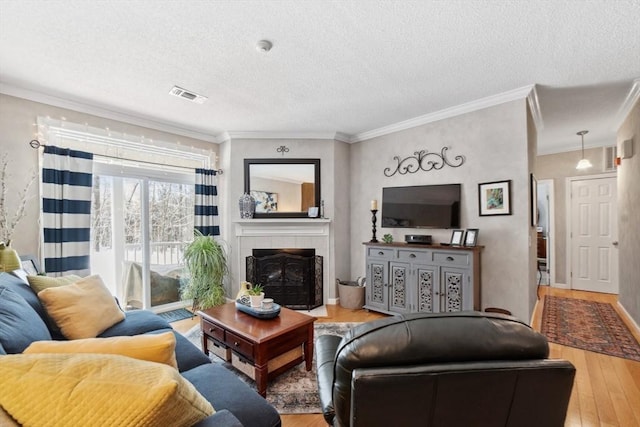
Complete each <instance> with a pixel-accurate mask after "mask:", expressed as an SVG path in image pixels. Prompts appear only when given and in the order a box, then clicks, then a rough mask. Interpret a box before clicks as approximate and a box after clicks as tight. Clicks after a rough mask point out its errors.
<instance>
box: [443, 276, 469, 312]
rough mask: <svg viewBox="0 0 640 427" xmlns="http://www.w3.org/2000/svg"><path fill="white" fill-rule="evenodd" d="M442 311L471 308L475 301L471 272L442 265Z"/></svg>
mask: <svg viewBox="0 0 640 427" xmlns="http://www.w3.org/2000/svg"><path fill="white" fill-rule="evenodd" d="M440 293H441V295H440V304H441V305H440V311H441V312H452V311H462V310H471V309H472V306H471V307H469V303H470V302H472V301H473V295H472V294H471V286H470V284H469V273H468V271H467V270H463V269H459V268H451V267H441V270H440Z"/></svg>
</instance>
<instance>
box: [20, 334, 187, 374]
mask: <svg viewBox="0 0 640 427" xmlns="http://www.w3.org/2000/svg"><path fill="white" fill-rule="evenodd" d="M23 353H24V354H34V353H99V354H119V355H121V356H128V357H133V358H134V359H140V360H147V361H149V362H157V363H164V364H165V365H169V366H172V367H174V368H176V369H178V363H177V361H176V337H175V335H173V332H163V333H161V334H145V335H136V336H133V337H110V338H85V339H81V340H71V341H34V342H32V343H31V344H30V345H29V347H27V348H26V349H25V350H24V352H23Z"/></svg>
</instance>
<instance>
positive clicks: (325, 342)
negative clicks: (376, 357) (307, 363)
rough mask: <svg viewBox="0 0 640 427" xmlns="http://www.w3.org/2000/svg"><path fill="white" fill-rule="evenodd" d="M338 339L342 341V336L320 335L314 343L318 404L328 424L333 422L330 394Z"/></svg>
mask: <svg viewBox="0 0 640 427" xmlns="http://www.w3.org/2000/svg"><path fill="white" fill-rule="evenodd" d="M340 341H342V338H341V337H339V336H336V335H320V336H319V337H318V338H317V339H316V343H315V350H316V366H317V379H318V394H319V396H320V406H321V408H322V415H324V419H325V421H327V423H328V424H329V425H332V424H333V418H334V416H335V410H334V406H333V396H332V393H333V368H334V366H335V360H336V351H337V350H338V346H339V345H340Z"/></svg>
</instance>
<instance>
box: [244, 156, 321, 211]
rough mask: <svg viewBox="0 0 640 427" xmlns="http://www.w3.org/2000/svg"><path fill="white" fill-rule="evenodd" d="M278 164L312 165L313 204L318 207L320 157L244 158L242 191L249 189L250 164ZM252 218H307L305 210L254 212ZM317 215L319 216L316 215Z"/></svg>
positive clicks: (247, 191) (246, 191)
mask: <svg viewBox="0 0 640 427" xmlns="http://www.w3.org/2000/svg"><path fill="white" fill-rule="evenodd" d="M264 164H279V165H291V164H294V165H313V166H314V177H313V179H314V206H316V207H317V208H320V200H321V198H320V194H321V193H320V159H278V158H275V159H244V192H245V193H249V192H250V191H251V186H250V182H251V175H250V172H249V168H250V167H251V165H264ZM253 217H254V218H308V217H309V215H308V213H307V212H268V213H255V214H254V215H253ZM318 217H319V216H318Z"/></svg>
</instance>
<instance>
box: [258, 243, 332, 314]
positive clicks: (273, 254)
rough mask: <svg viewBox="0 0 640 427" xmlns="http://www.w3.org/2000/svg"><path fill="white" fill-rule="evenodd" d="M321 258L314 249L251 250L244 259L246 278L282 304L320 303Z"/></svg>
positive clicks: (311, 305)
mask: <svg viewBox="0 0 640 427" xmlns="http://www.w3.org/2000/svg"><path fill="white" fill-rule="evenodd" d="M322 268H323V265H322V257H321V256H319V255H316V254H315V249H254V250H253V252H252V255H251V256H248V257H247V259H246V269H247V271H246V273H247V280H248V281H249V282H251V283H258V284H260V285H262V286H263V287H264V294H265V296H267V297H269V298H273V300H274V301H275V302H277V303H278V304H280V305H281V306H284V307H287V308H292V309H307V310H311V309H313V308H316V307H319V306H321V305H322V281H323V276H322Z"/></svg>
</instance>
